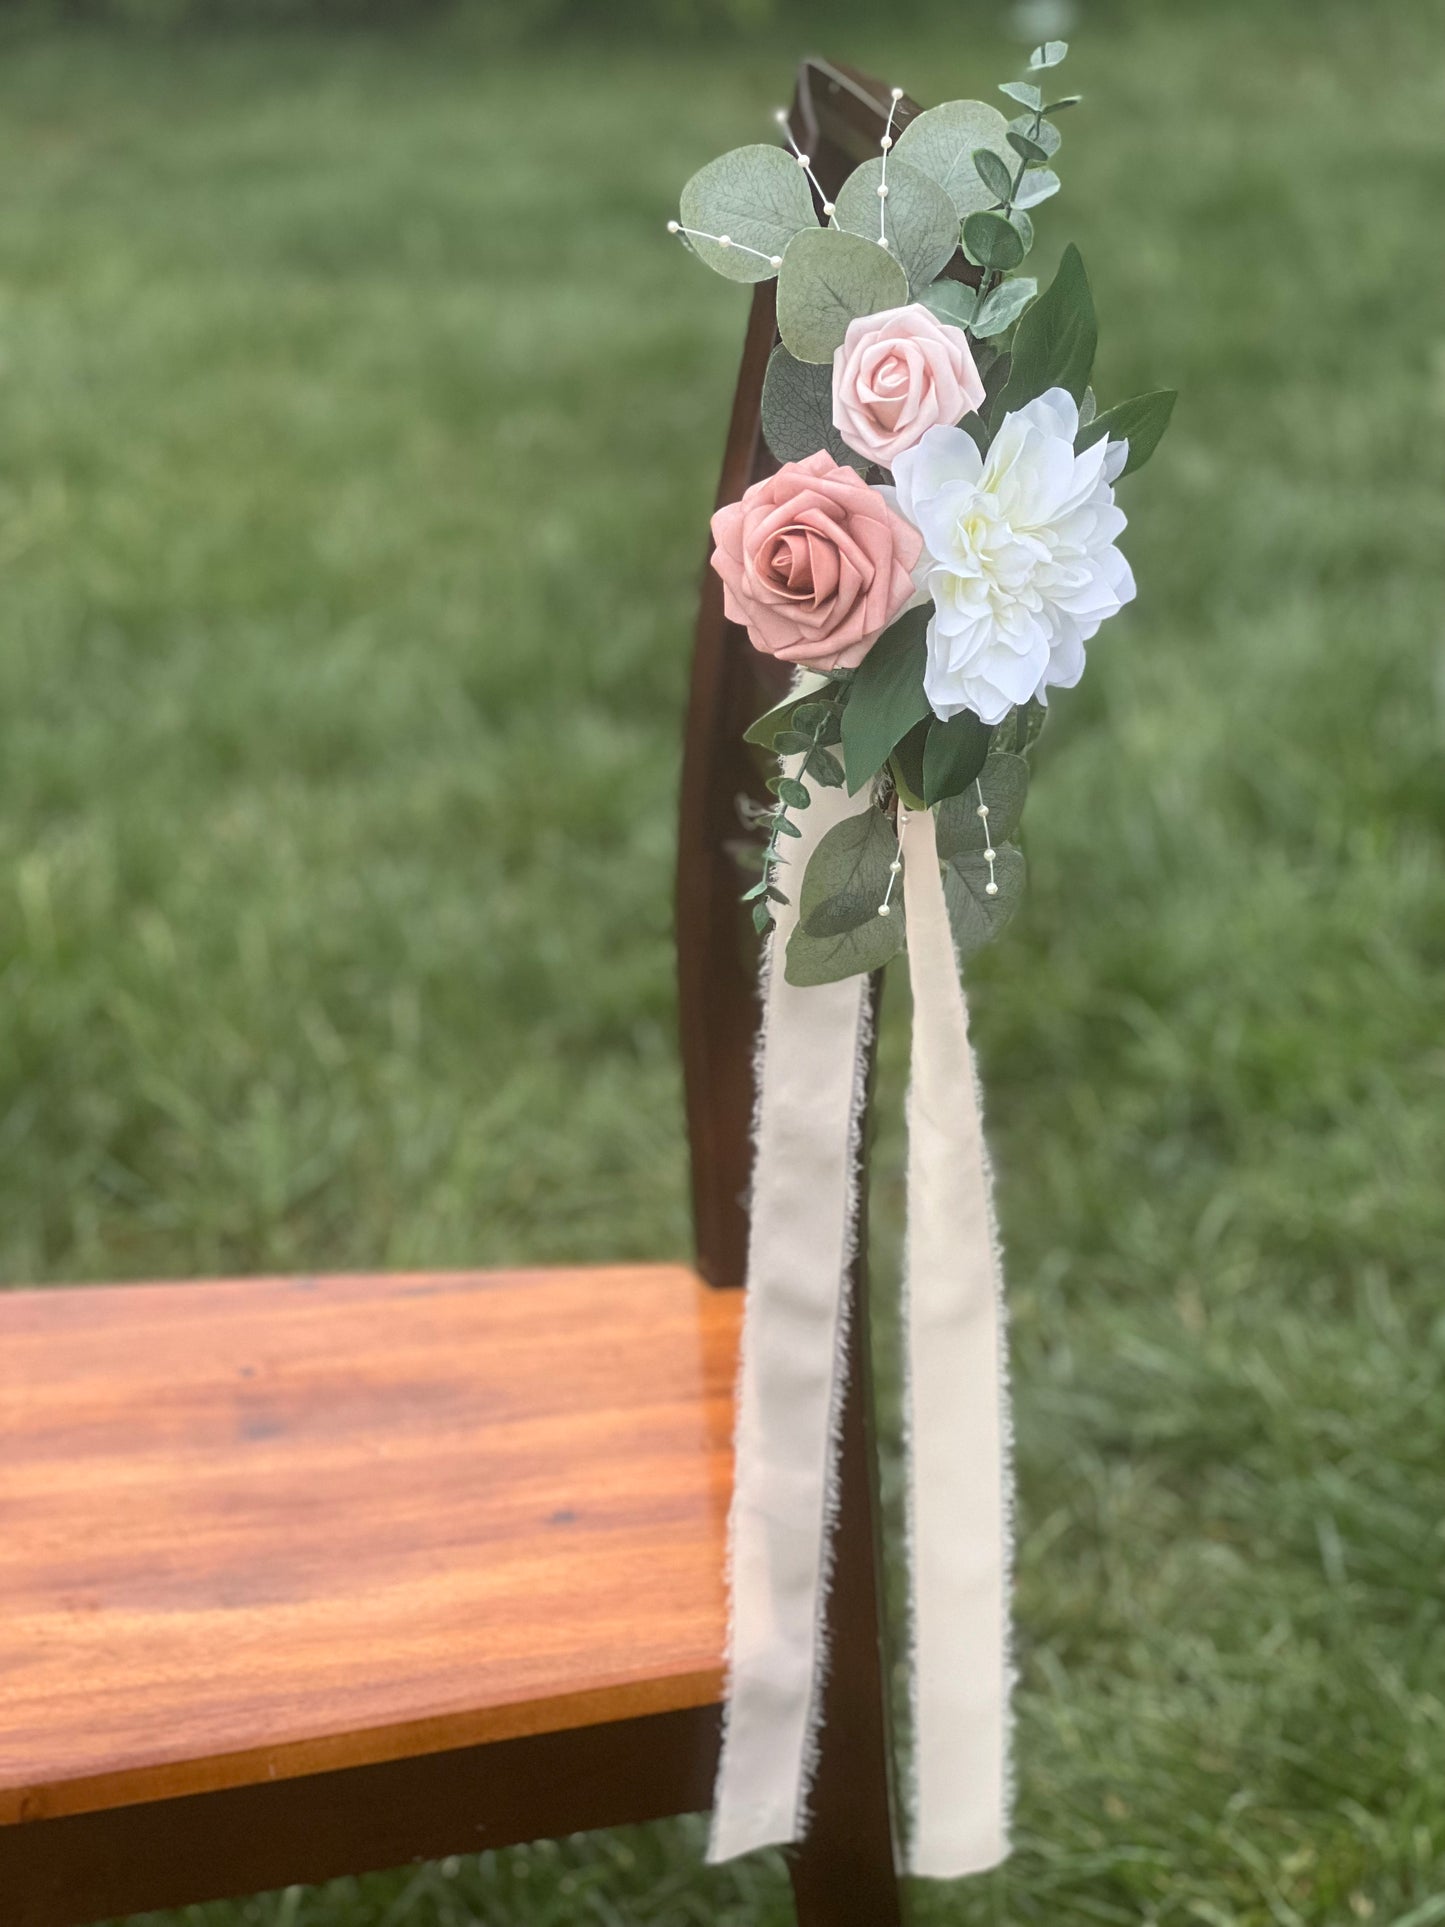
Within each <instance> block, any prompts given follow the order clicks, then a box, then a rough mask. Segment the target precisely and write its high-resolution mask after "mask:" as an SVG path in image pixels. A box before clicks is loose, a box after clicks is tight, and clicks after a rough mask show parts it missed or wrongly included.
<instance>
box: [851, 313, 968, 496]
mask: <svg viewBox="0 0 1445 1927" xmlns="http://www.w3.org/2000/svg"><path fill="white" fill-rule="evenodd" d="M982 400H983V383H982V382H981V381H980V380H979V376H978V370H977V368H975V367H974V365H973V356H972V354H971V353H970V352H969V346H968V337H967V335H965V334H964V332H963V330H962V328H952V327H950V326H949V325H948V323H947V322H946V321H940V320H939V319H938V317H937V316H936V315H933V314H930V313H929V311H928V309H927V308H921V307H919V306H917V305H916V304H915V305H914V306H913V307H910V308H886V309H884V310H883V312H882V313H880V314H865V315H863V316H861V317H860V318H859V319H858V320H857V321H850V322H849V324H848V332H847V334H846V335H844V337H843V346H842V347H841V348H839V349H838V350H837V351H836V352H835V354H834V356H833V426H834V427H835V428H836V429H837V431H838V433H839V434H840V435H841V436H842V437H843V440H844V441H845V442H846V443H847V444H848V446H849V448H854V449H856V450H857V451H858V453H859V454H860V455H866V456H867V457H868V459H869V461H870V462H877V463H879V464H880V465H881V466H882V467H883V468H891V467H892V466H893V458H894V456H895V455H901V454H902V453H903V451H904V449H905V448H912V447H913V446H914V444H915V443H916V442H917V441H918V440H919V439H920V438H921V437H922V435H923V434H924V432H925V430H927V429H930V428H933V427H935V426H936V425H937V424H938V423H940V422H941V423H942V424H943V425H944V426H945V427H952V426H953V424H954V423H955V422H957V421H958V420H960V419H961V417H962V416H964V415H969V414H972V413H973V411H974V409H975V408H977V407H978V405H979V403H980V402H981V401H982Z"/></svg>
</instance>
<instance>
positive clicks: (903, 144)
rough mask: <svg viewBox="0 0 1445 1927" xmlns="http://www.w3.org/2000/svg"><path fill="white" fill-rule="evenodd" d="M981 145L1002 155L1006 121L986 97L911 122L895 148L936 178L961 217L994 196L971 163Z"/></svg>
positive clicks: (953, 103) (934, 109)
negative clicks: (983, 99)
mask: <svg viewBox="0 0 1445 1927" xmlns="http://www.w3.org/2000/svg"><path fill="white" fill-rule="evenodd" d="M980 147H990V148H992V149H993V151H994V153H995V154H999V155H1001V156H1004V157H1005V158H1006V157H1007V154H1008V122H1007V121H1006V120H1005V119H1004V117H1003V115H1002V114H1001V113H1000V112H999V111H998V109H997V108H996V107H990V106H989V105H988V103H987V102H986V101H982V100H949V101H945V102H944V103H943V105H942V106H940V107H929V108H927V109H926V110H925V111H924V112H923V113H921V114H919V115H918V116H917V117H916V118H915V119H914V120H911V121H909V123H908V125H907V126H906V127H905V128H904V130H903V132H902V133H901V134H900V135H899V137H898V144H897V146H896V147H895V148H894V149H893V152H894V154H895V155H897V156H898V158H899V159H900V160H904V161H907V163H908V164H909V166H910V167H916V168H918V169H919V170H920V172H922V173H924V174H927V175H928V177H929V178H930V180H934V181H937V182H938V185H939V186H940V187H941V188H943V189H944V191H945V192H946V193H947V195H948V197H949V199H950V200H951V201H952V202H953V205H954V207H955V208H956V209H957V210H958V216H959V219H960V220H962V218H963V216H964V215H965V214H974V213H977V212H978V211H979V210H980V209H982V208H986V207H989V206H991V205H992V203H993V199H994V196H993V195H992V193H991V192H990V191H989V189H988V187H987V186H986V185H985V183H984V182H983V181H981V180H980V179H979V177H978V169H977V168H976V167H975V166H974V164H973V156H974V153H975V151H976V149H978V148H980Z"/></svg>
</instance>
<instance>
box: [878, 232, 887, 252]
mask: <svg viewBox="0 0 1445 1927" xmlns="http://www.w3.org/2000/svg"><path fill="white" fill-rule="evenodd" d="M878 245H879V247H880V248H885V249H886V248H887V246H888V236H887V235H886V234H880V235H879V236H878Z"/></svg>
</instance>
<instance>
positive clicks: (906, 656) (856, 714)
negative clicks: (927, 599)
mask: <svg viewBox="0 0 1445 1927" xmlns="http://www.w3.org/2000/svg"><path fill="white" fill-rule="evenodd" d="M932 613H933V612H932V609H931V607H930V606H928V605H925V606H923V607H921V608H917V609H909V610H908V611H906V613H905V614H903V615H901V616H900V617H899V618H898V620H897V622H895V623H894V624H893V626H892V628H891V629H885V630H884V632H883V634H882V635H881V636H880V637H879V638H878V640H877V642H875V643H874V645H873V647H872V648H871V649H870V650H869V651H868V654H867V655H866V656H865V657H864V658H863V660H862V662H861V663H860V664H859V667H858V674H857V676H856V678H855V679H854V683H853V688H852V690H851V692H850V693H849V697H848V707H847V708H846V709H845V710H844V711H843V765H844V768H845V769H846V771H847V775H848V793H849V795H856V794H857V792H858V791H859V790H860V789H861V788H862V787H863V785H864V784H865V783H866V782H867V781H868V780H869V778H870V777H873V776H876V775H877V774H878V772H879V770H880V769H882V767H883V765H884V764H885V763H886V762H887V761H888V757H889V754H890V752H891V751H892V749H893V746H894V744H895V743H897V742H900V741H901V740H902V738H903V737H904V736H906V735H907V733H908V731H909V730H910V729H912V727H913V725H914V724H915V723H916V722H919V721H921V719H922V718H923V717H924V716H926V715H927V714H928V698H927V697H926V696H925V695H924V693H923V668H924V663H925V660H926V658H927V650H926V648H925V646H924V632H925V631H926V629H927V628H928V622H929V617H930V616H931V615H932Z"/></svg>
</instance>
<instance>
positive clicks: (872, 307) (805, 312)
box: [778, 228, 908, 362]
mask: <svg viewBox="0 0 1445 1927" xmlns="http://www.w3.org/2000/svg"><path fill="white" fill-rule="evenodd" d="M907 300H908V277H907V276H906V275H905V274H904V272H903V270H902V268H901V267H899V265H898V263H897V262H896V261H895V260H894V259H893V257H892V255H891V254H889V253H888V251H887V250H886V249H885V248H880V247H879V246H878V243H877V242H876V241H865V240H864V239H863V237H862V235H860V234H848V233H846V232H845V231H844V230H843V229H842V228H814V229H812V230H811V231H810V232H809V233H806V234H799V235H797V236H795V237H794V239H793V240H792V241H790V242H789V244H788V247H787V250H786V252H785V253H784V255H783V265H782V267H781V268H780V269H779V271H778V332H779V334H780V335H781V336H782V337H783V345H784V347H786V348H787V349H788V351H789V352H790V353H791V354H793V355H795V356H796V357H797V359H798V360H799V361H813V362H831V361H832V359H833V354H834V351H835V350H836V349H838V348H840V347H841V346H842V345H843V337H844V335H845V334H847V332H848V323H849V322H850V321H856V320H857V318H858V316H859V315H865V314H877V313H878V311H879V309H881V308H901V307H903V306H904V304H905V303H906V302H907Z"/></svg>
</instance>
